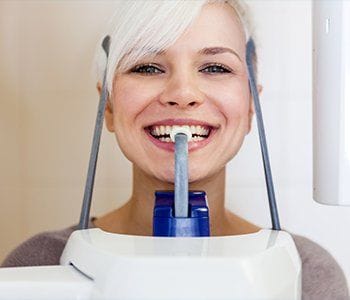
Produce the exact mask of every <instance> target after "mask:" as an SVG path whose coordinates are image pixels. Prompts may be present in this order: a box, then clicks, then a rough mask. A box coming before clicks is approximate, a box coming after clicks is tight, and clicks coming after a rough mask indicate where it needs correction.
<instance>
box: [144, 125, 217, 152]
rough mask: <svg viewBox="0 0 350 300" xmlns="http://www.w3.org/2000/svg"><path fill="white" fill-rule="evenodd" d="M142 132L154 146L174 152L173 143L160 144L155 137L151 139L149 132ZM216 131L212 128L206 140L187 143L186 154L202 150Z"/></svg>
mask: <svg viewBox="0 0 350 300" xmlns="http://www.w3.org/2000/svg"><path fill="white" fill-rule="evenodd" d="M144 131H145V133H146V135H147V137H148V138H149V140H150V141H151V142H152V143H153V144H154V145H156V146H157V147H159V148H161V149H164V150H166V151H169V152H175V144H174V143H167V142H162V141H160V140H158V139H156V138H155V137H153V136H152V135H151V133H150V132H149V130H147V129H144ZM216 131H217V129H216V128H212V129H211V131H210V134H209V137H208V138H206V139H204V140H202V141H197V142H194V141H193V142H189V143H188V152H192V151H195V150H197V149H200V148H203V147H204V146H206V145H208V144H209V143H210V142H211V140H212V138H213V136H214V135H215V133H216Z"/></svg>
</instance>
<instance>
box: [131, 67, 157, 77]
mask: <svg viewBox="0 0 350 300" xmlns="http://www.w3.org/2000/svg"><path fill="white" fill-rule="evenodd" d="M131 72H133V73H143V74H145V75H151V74H160V73H163V71H162V70H160V69H159V68H157V67H156V66H153V65H150V64H148V65H140V66H136V67H135V68H133V69H132V70H131Z"/></svg>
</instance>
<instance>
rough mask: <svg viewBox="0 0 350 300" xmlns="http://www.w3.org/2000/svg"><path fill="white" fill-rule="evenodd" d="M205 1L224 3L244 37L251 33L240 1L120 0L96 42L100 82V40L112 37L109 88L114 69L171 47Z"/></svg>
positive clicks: (102, 63) (103, 63) (207, 0)
mask: <svg viewBox="0 0 350 300" xmlns="http://www.w3.org/2000/svg"><path fill="white" fill-rule="evenodd" d="M208 3H227V4H229V5H230V6H231V7H232V8H233V9H234V10H235V12H236V13H237V15H238V17H239V20H240V22H241V24H242V27H243V29H244V31H245V35H246V40H247V41H248V39H249V37H251V36H252V35H253V33H252V31H253V30H252V27H251V22H250V17H249V9H248V7H247V5H246V4H244V3H243V2H242V1H240V0H171V1H170V0H159V1H152V0H143V1H141V0H123V1H119V2H118V3H117V9H116V12H115V14H114V15H113V17H112V19H111V21H110V22H109V26H108V27H109V28H108V29H107V30H106V32H105V33H104V35H103V37H101V40H100V42H99V44H98V45H97V50H96V55H95V73H96V74H97V80H98V81H100V82H102V79H103V72H104V69H105V67H106V56H105V53H104V52H103V50H102V47H101V43H102V39H103V38H104V37H105V36H106V35H109V36H110V37H111V44H110V53H109V58H108V65H107V79H106V80H107V88H108V91H109V92H111V91H112V86H113V78H114V75H115V73H116V72H117V71H125V70H127V69H128V68H130V67H131V66H132V64H134V63H135V62H136V61H139V60H140V59H142V58H144V57H145V56H148V55H150V54H154V53H157V52H160V51H162V50H165V49H167V48H168V47H170V46H171V45H172V44H173V43H174V42H175V41H176V40H177V39H178V38H179V37H180V35H181V34H182V33H183V32H184V31H185V30H186V29H187V28H188V27H189V26H190V24H191V23H192V22H193V21H194V19H195V18H196V17H197V16H198V14H199V13H200V11H201V9H202V7H203V6H204V5H205V4H208Z"/></svg>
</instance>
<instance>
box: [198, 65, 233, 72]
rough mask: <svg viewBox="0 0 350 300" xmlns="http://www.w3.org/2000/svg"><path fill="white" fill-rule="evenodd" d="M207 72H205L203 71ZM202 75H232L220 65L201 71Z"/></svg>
mask: <svg viewBox="0 0 350 300" xmlns="http://www.w3.org/2000/svg"><path fill="white" fill-rule="evenodd" d="M205 70H207V71H205ZM201 72H203V73H232V72H231V71H230V70H228V69H227V68H225V67H224V66H221V65H217V64H216V65H210V66H207V67H205V68H204V69H202V70H201Z"/></svg>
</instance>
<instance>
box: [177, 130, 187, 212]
mask: <svg viewBox="0 0 350 300" xmlns="http://www.w3.org/2000/svg"><path fill="white" fill-rule="evenodd" d="M187 139H188V136H187V135H186V134H183V133H178V134H176V135H175V217H176V218H179V217H182V218H187V217H188V141H187Z"/></svg>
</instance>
